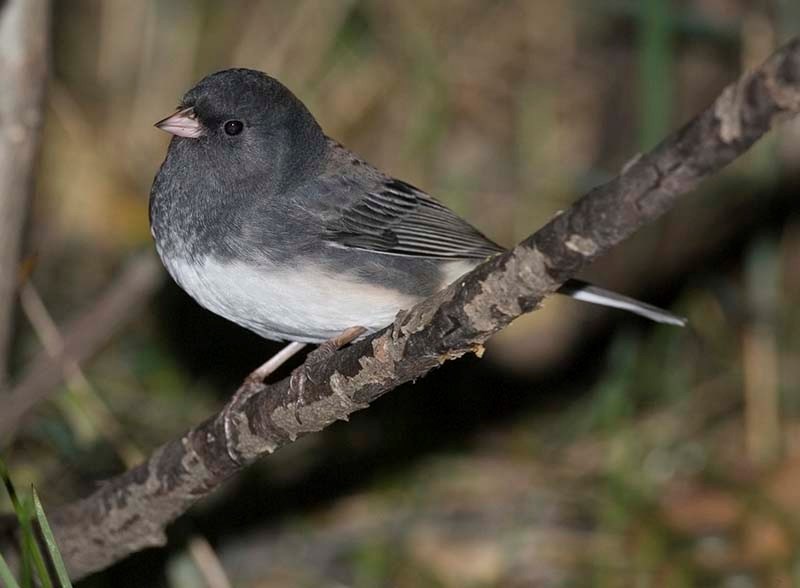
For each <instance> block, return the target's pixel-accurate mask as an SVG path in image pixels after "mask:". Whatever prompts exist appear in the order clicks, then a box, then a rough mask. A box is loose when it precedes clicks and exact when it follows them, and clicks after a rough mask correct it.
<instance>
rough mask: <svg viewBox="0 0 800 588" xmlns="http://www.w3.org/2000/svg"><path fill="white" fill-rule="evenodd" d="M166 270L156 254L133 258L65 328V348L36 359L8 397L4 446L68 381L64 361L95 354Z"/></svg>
mask: <svg viewBox="0 0 800 588" xmlns="http://www.w3.org/2000/svg"><path fill="white" fill-rule="evenodd" d="M162 277H163V272H162V270H161V268H160V266H159V265H158V262H157V261H156V259H155V257H154V256H153V255H152V254H142V255H141V256H139V257H136V258H134V259H133V260H131V261H130V262H129V263H128V265H127V266H126V267H125V269H124V271H123V272H122V274H121V275H120V276H119V277H118V278H117V280H116V281H115V282H114V283H113V284H112V285H111V286H110V287H109V288H108V289H107V290H106V291H104V292H103V293H102V294H101V295H100V296H99V298H98V299H97V300H96V301H95V302H94V303H93V304H91V305H90V306H89V309H88V310H87V311H86V312H84V313H83V314H81V315H80V316H79V317H77V318H76V319H74V320H72V321H70V322H69V323H68V324H67V325H66V326H65V327H63V328H61V329H60V331H61V333H63V341H62V345H61V346H60V352H59V353H58V354H57V355H56V356H55V357H53V356H51V354H50V353H48V351H47V350H45V351H43V352H42V353H40V354H39V355H38V356H37V357H36V358H35V359H33V360H32V361H31V362H30V364H29V365H28V367H27V368H26V369H25V370H24V372H23V374H24V375H23V376H22V379H21V380H20V381H19V382H18V383H17V384H16V385H15V386H14V387H13V388H12V390H11V392H10V393H9V394H8V395H7V396H4V398H3V410H2V411H0V446H2V445H3V444H4V442H7V441H8V440H9V438H10V437H12V436H13V434H14V432H15V431H16V429H17V427H19V424H20V421H21V419H22V418H23V417H24V416H25V415H26V414H27V413H28V411H30V410H31V409H32V408H33V407H34V406H36V405H37V404H38V403H39V402H41V401H42V400H44V399H45V398H47V397H48V396H49V395H50V394H51V392H52V391H53V390H54V389H55V388H56V387H57V386H58V385H59V384H60V383H61V382H62V381H63V378H64V369H63V366H64V365H69V363H74V364H82V363H84V362H85V361H87V360H88V359H90V358H91V357H93V356H94V355H95V354H96V353H97V352H98V351H99V350H100V349H101V348H102V347H103V346H104V345H105V344H106V343H108V341H109V340H110V339H111V337H112V336H113V335H114V334H115V333H116V332H117V331H118V330H119V329H120V328H121V327H122V326H123V325H124V324H125V323H126V322H127V321H128V320H130V319H131V318H133V317H134V316H135V314H136V312H137V311H138V310H139V309H140V308H141V307H142V306H143V305H144V303H145V302H146V301H147V300H148V299H149V298H150V296H151V295H152V294H153V292H155V290H156V287H157V286H158V285H159V284H160V283H161V279H162Z"/></svg>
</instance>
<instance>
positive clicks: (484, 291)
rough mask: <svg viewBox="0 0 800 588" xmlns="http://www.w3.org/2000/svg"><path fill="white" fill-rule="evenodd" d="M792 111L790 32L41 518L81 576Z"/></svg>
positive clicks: (473, 343) (447, 353)
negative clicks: (515, 220)
mask: <svg viewBox="0 0 800 588" xmlns="http://www.w3.org/2000/svg"><path fill="white" fill-rule="evenodd" d="M798 111H800V39H796V40H794V41H792V42H790V43H789V44H788V45H786V46H784V47H783V48H782V49H781V50H780V51H778V52H777V53H776V54H775V55H773V56H772V57H771V58H770V59H769V60H768V61H767V62H766V63H765V64H764V65H763V66H762V67H761V68H759V69H758V70H757V71H755V72H754V73H752V74H749V75H746V76H744V77H743V78H741V79H740V80H739V81H738V82H737V83H736V84H734V85H732V86H730V87H728V88H726V89H725V91H724V92H723V93H722V94H721V95H720V97H719V98H718V99H717V100H716V102H715V103H714V104H713V105H712V106H711V107H710V108H709V109H708V110H706V111H705V112H703V113H701V114H700V115H699V116H698V117H697V118H695V119H694V120H693V121H691V122H690V123H688V124H687V125H686V126H685V127H683V128H682V129H681V130H679V131H678V132H676V133H675V134H673V135H672V136H670V137H668V138H667V139H666V140H665V141H664V142H662V143H661V144H660V145H659V146H657V147H656V148H655V149H654V150H653V151H651V152H650V153H647V154H646V155H643V156H641V157H638V158H637V159H636V160H634V161H633V162H632V163H631V164H629V165H628V166H626V168H625V170H624V171H623V173H622V174H621V175H620V176H618V177H617V178H615V179H614V180H612V181H611V182H609V183H608V184H605V185H604V186H601V187H598V188H596V189H594V190H592V191H591V192H590V193H589V194H587V195H586V196H584V197H583V198H582V199H580V200H579V201H578V202H577V203H576V204H575V205H574V206H572V207H571V208H570V209H569V210H567V211H566V212H564V213H563V214H560V215H557V216H556V217H555V218H553V219H552V220H551V221H550V222H549V223H548V224H547V225H545V226H544V227H542V228H541V229H540V230H539V231H537V232H536V233H534V234H533V235H532V236H530V237H529V238H527V239H526V240H525V241H523V242H522V243H520V244H519V245H518V246H517V247H515V248H514V249H513V250H512V251H510V252H508V253H506V254H503V255H499V256H497V257H494V258H492V259H491V260H489V261H487V262H486V263H484V264H483V265H481V266H480V267H478V268H477V269H475V270H474V271H473V272H471V273H470V274H469V275H468V276H466V277H464V278H462V279H461V280H459V281H458V282H457V283H456V284H453V285H452V286H451V287H449V288H448V289H446V290H444V291H443V292H440V293H439V294H436V295H435V296H433V297H432V298H430V299H428V300H426V301H424V302H422V303H421V304H419V305H417V306H416V307H415V308H413V309H412V310H411V311H409V312H406V313H403V314H402V316H399V317H398V318H397V320H396V321H395V323H394V324H393V325H392V326H391V327H389V328H387V329H385V330H384V331H382V332H380V333H378V334H376V335H373V336H372V337H370V338H368V339H366V340H363V341H359V342H356V343H354V344H353V345H350V346H349V347H346V348H344V349H342V350H340V351H339V352H337V353H335V354H334V355H332V356H330V357H327V358H319V357H309V359H308V360H307V361H306V363H305V364H304V365H303V366H301V367H300V368H298V369H297V370H295V371H294V372H293V373H292V375H291V376H290V377H289V378H287V379H285V380H283V381H281V382H278V383H276V384H274V385H270V386H265V385H263V384H260V383H257V382H253V381H246V382H245V383H244V384H243V385H242V387H241V388H240V390H239V394H237V397H238V398H241V399H243V400H242V401H241V402H240V403H238V406H235V407H232V406H228V407H226V408H225V409H223V411H222V412H220V413H219V414H218V415H215V416H214V417H212V418H210V419H208V420H207V421H205V422H204V423H202V424H200V425H199V426H197V427H196V428H194V429H192V430H190V431H188V432H187V433H186V434H184V435H183V436H182V437H180V438H179V439H176V440H174V441H171V442H169V443H167V444H165V445H163V446H162V447H160V448H159V449H157V450H156V451H155V452H154V453H153V455H152V456H151V457H150V458H149V459H148V460H147V461H146V462H145V463H143V464H141V465H140V466H138V467H136V468H134V469H132V470H130V471H128V472H125V473H124V474H122V475H120V476H117V477H116V478H114V479H112V480H110V481H109V482H107V483H106V484H104V485H103V486H102V487H101V488H100V489H99V490H97V491H96V492H95V493H93V494H92V495H90V496H88V497H87V498H85V499H83V500H80V501H78V502H76V503H73V504H70V505H67V506H66V507H63V508H62V509H61V510H58V511H56V512H55V513H54V514H53V515H52V516H51V519H52V525H53V528H54V531H55V534H56V536H57V537H58V540H59V544H60V546H61V548H62V551H63V553H64V556H65V559H66V561H67V564H68V566H69V568H70V570H71V573H72V574H73V575H74V576H75V577H82V576H85V575H86V574H88V573H91V572H93V571H96V570H100V569H102V568H104V567H106V566H108V565H110V564H112V563H114V562H115V561H118V560H120V559H122V558H123V557H125V556H127V555H129V554H131V553H134V552H136V551H139V550H141V549H143V548H145V547H150V546H157V545H162V544H163V543H164V541H165V535H164V528H165V527H166V525H167V524H168V523H170V522H171V521H173V520H174V519H175V518H177V517H178V516H180V515H181V514H182V513H183V512H185V511H186V510H187V509H188V508H189V507H190V506H191V505H192V504H193V503H194V502H196V501H197V500H198V499H200V498H202V497H204V496H206V495H208V494H209V493H211V492H212V491H214V490H215V489H216V488H217V487H218V486H219V485H220V484H221V483H222V482H223V481H224V480H226V479H227V478H229V477H230V476H231V475H233V474H234V473H236V472H237V471H239V470H240V469H242V468H243V467H245V466H246V465H247V464H249V463H252V462H253V461H254V460H256V459H258V458H259V457H261V456H263V455H264V454H268V453H272V452H273V451H275V450H276V449H278V448H280V447H281V446H283V445H286V444H288V443H291V442H292V441H294V440H295V439H297V438H298V437H299V436H301V435H304V434H306V433H310V432H314V431H319V430H321V429H323V428H324V427H326V426H328V425H329V424H331V423H333V422H334V421H336V420H339V419H347V417H348V415H349V414H350V413H352V412H354V411H356V410H359V409H362V408H365V407H366V406H368V405H369V403H370V402H372V401H373V400H375V399H376V398H378V397H379V396H381V395H382V394H385V393H386V392H388V391H389V390H392V389H394V388H396V387H397V386H399V385H400V384H402V383H403V382H407V381H409V380H412V379H415V378H419V377H420V376H423V375H424V374H426V373H427V372H428V371H430V370H431V369H433V368H434V367H436V366H438V365H440V364H442V363H443V362H445V361H447V360H449V359H454V358H456V357H460V356H461V355H463V354H465V353H468V352H471V351H472V352H476V353H480V352H481V350H482V345H483V344H484V342H485V341H486V340H487V339H488V338H489V337H491V335H492V334H494V333H496V332H497V331H498V330H500V329H502V328H503V327H505V326H506V325H507V324H508V323H509V322H511V321H512V320H513V319H514V318H516V317H517V316H519V315H520V314H523V313H525V312H529V311H532V310H534V309H535V308H537V307H538V306H539V304H540V303H541V301H542V299H543V298H544V297H545V296H547V295H548V294H551V293H552V292H554V291H555V290H556V289H557V288H558V286H559V285H560V284H562V283H563V282H564V281H565V280H566V279H568V278H569V277H571V276H573V275H575V274H576V273H577V272H578V271H579V270H580V269H581V268H583V267H584V266H586V264H588V263H590V262H591V261H592V260H593V259H595V258H596V257H598V256H600V255H602V254H604V253H605V252H607V251H608V250H609V249H610V248H611V247H613V246H614V245H616V244H618V243H620V242H621V241H623V240H624V239H625V238H627V237H628V236H630V235H631V234H632V233H633V232H634V231H635V230H637V229H638V228H639V227H641V226H642V225H644V224H645V223H648V222H652V221H653V220H655V219H656V218H658V217H659V216H661V215H662V214H663V213H664V212H665V211H666V210H668V209H669V208H670V207H671V206H672V205H673V204H674V202H675V199H676V198H677V196H678V195H680V194H683V193H686V192H688V191H689V190H691V189H693V188H694V187H695V186H696V185H697V183H698V182H699V181H700V180H702V179H703V178H705V177H708V176H709V175H711V174H713V173H715V172H717V171H719V170H720V169H721V168H723V167H724V166H725V165H727V164H728V163H730V162H731V161H733V160H734V159H735V158H736V157H738V156H739V155H741V154H742V153H744V152H745V151H746V150H747V149H748V148H749V147H750V146H751V145H752V144H753V143H754V142H755V141H756V140H758V138H759V137H761V135H763V134H764V133H765V132H767V131H768V130H769V129H770V128H771V127H772V125H773V124H774V123H775V122H776V121H777V120H778V119H779V118H780V117H783V116H788V115H790V114H796V113H797V112H798Z"/></svg>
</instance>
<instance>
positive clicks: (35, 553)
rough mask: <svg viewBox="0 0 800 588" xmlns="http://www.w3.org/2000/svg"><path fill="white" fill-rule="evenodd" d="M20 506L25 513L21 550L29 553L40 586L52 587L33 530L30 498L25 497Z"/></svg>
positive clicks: (43, 587)
mask: <svg viewBox="0 0 800 588" xmlns="http://www.w3.org/2000/svg"><path fill="white" fill-rule="evenodd" d="M22 508H23V511H24V513H25V519H24V524H23V525H22V540H23V541H22V544H23V550H24V551H26V552H28V553H29V554H30V557H31V561H32V562H33V567H34V569H35V570H36V573H37V575H38V576H39V581H40V582H41V586H42V588H53V581H52V580H51V579H50V572H49V571H48V570H47V563H46V562H45V559H44V555H42V550H41V549H40V548H39V541H37V539H36V533H35V532H34V530H33V523H32V521H33V503H32V501H31V500H30V498H26V499H25V501H24V502H23V503H22Z"/></svg>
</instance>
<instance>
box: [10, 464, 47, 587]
mask: <svg viewBox="0 0 800 588" xmlns="http://www.w3.org/2000/svg"><path fill="white" fill-rule="evenodd" d="M0 478H2V479H3V484H4V485H5V487H6V492H8V497H9V498H10V499H11V506H13V508H14V512H15V513H16V515H17V520H18V521H19V526H20V530H21V531H22V570H21V573H20V575H21V581H22V585H23V586H33V570H36V573H37V575H38V576H39V580H40V582H41V586H42V588H53V582H52V580H50V574H49V573H48V571H47V564H46V563H45V560H44V556H43V555H42V551H41V550H40V549H39V542H38V541H37V540H36V535H35V534H34V532H33V525H32V524H31V521H32V520H33V505H32V504H31V503H30V501H27V500H26V501H22V500H20V498H19V495H18V494H17V490H16V488H15V487H14V483H13V482H12V481H11V476H10V475H9V473H8V468H7V467H6V465H5V462H3V460H2V459H0Z"/></svg>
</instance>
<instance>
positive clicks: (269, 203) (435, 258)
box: [150, 69, 685, 343]
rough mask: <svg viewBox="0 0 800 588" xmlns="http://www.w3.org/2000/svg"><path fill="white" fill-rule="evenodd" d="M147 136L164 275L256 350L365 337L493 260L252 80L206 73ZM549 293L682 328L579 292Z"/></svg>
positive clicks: (474, 240) (643, 307) (252, 74)
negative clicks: (163, 144) (354, 331)
mask: <svg viewBox="0 0 800 588" xmlns="http://www.w3.org/2000/svg"><path fill="white" fill-rule="evenodd" d="M156 126H157V127H159V128H160V129H162V130H164V131H167V132H169V133H172V134H173V135H175V136H174V137H173V138H172V142H171V143H170V146H169V150H168V152H167V157H166V159H165V161H164V163H163V165H162V166H161V170H160V171H159V172H158V175H157V176H156V179H155V182H154V184H153V189H152V192H151V194H150V221H151V227H152V232H153V236H154V238H155V242H156V248H157V249H158V253H159V255H160V256H161V259H162V261H163V262H164V265H165V266H166V267H167V270H168V271H169V273H170V274H171V275H172V277H173V278H174V279H175V281H176V282H178V284H180V286H181V287H182V288H183V289H184V290H186V291H187V292H188V293H189V294H190V295H191V296H192V297H193V298H194V299H195V300H197V302H199V303H200V304H201V305H202V306H204V307H206V308H207V309H209V310H211V311H212V312H215V313H217V314H219V315H221V316H223V317H225V318H227V319H229V320H231V321H233V322H235V323H238V324H239V325H241V326H243V327H246V328H248V329H251V330H253V331H255V332H256V333H258V334H259V335H262V336H264V337H267V338H269V339H281V340H290V341H299V342H314V343H317V342H321V341H325V340H328V339H331V338H334V337H336V336H338V335H339V334H341V333H342V332H343V331H345V330H346V329H348V328H349V327H353V326H362V327H365V328H366V329H367V331H370V332H371V331H375V330H378V329H380V328H382V327H385V326H387V325H388V324H390V323H391V322H392V321H393V319H394V318H395V315H396V314H397V312H398V311H399V310H401V309H408V308H410V307H411V306H413V305H414V304H415V303H417V302H418V301H420V300H422V299H423V298H425V297H427V296H429V295H430V294H433V293H434V292H436V291H437V290H440V289H442V288H444V287H445V286H447V285H448V284H449V283H450V282H452V281H454V280H455V279H456V278H458V277H459V276H461V275H463V274H464V273H466V272H468V271H469V270H471V269H472V268H474V267H475V266H476V265H478V264H479V263H481V262H482V261H483V260H485V259H486V258H487V257H489V256H492V255H495V254H497V253H500V252H502V251H504V249H503V248H502V247H500V246H499V245H497V244H496V243H493V242H492V241H490V240H489V239H488V238H486V237H485V236H484V235H483V234H481V233H480V232H479V231H478V230H477V229H475V228H474V227H472V226H471V225H470V224H469V223H467V222H466V221H465V220H463V219H462V218H460V217H459V216H458V215H456V214H455V213H454V212H453V211H451V210H450V209H448V208H447V207H446V206H444V205H443V204H442V203H441V202H439V201H438V200H436V199H434V198H432V197H431V196H429V195H428V194H426V193H425V192H423V191H422V190H419V189H418V188H415V187H414V186H412V185H410V184H407V183H406V182H403V181H401V180H397V179H394V178H392V177H390V176H387V175H386V174H384V173H382V172H381V171H379V170H378V169H376V168H374V167H372V166H371V165H369V164H368V163H367V162H365V161H364V160H363V159H361V158H360V157H359V156H357V155H355V154H354V153H352V152H351V151H348V150H347V149H346V148H344V147H342V146H341V145H340V144H339V143H337V142H336V141H334V140H332V139H330V138H328V137H327V136H326V135H325V133H324V132H323V131H322V129H321V128H320V126H319V124H318V123H317V121H316V120H315V119H314V117H313V116H312V114H311V113H310V112H309V111H308V109H306V107H305V106H304V105H303V103H302V102H300V100H298V99H297V97H296V96H295V95H294V94H292V92H291V91H289V90H288V89H287V88H286V87H285V86H283V85H282V84H281V83H280V82H278V81H277V80H275V79H273V78H271V77H269V76H268V75H266V74H264V73H261V72H258V71H254V70H248V69H230V70H225V71H221V72H218V73H215V74H212V75H210V76H208V77H207V78H205V79H204V80H202V81H201V82H200V83H198V84H197V85H196V86H195V87H194V88H192V89H191V90H189V92H187V93H186V95H185V96H184V97H183V100H182V101H181V105H180V107H179V109H178V112H176V113H175V114H173V115H172V116H169V117H167V118H165V119H164V120H162V121H160V122H159V123H157V125H156ZM559 292H560V293H562V294H566V295H568V296H572V297H573V298H577V299H578V300H584V301H587V302H594V303H597V304H603V305H606V306H612V307H615V308H622V309H625V310H628V311H631V312H634V313H637V314H640V315H642V316H645V317H647V318H650V319H652V320H655V321H659V322H664V323H670V324H675V325H683V324H685V320H684V319H682V318H680V317H677V316H675V315H673V314H671V313H669V312H667V311H665V310H661V309H659V308H656V307H654V306H651V305H649V304H645V303H643V302H638V301H636V300H633V299H631V298H628V297H625V296H622V295H620V294H616V293H613V292H609V291H607V290H603V289H601V288H597V287H596V286H592V285H589V284H587V283H585V282H580V281H577V280H570V281H569V282H567V283H566V284H565V285H564V286H563V287H562V288H561V289H560V290H559Z"/></svg>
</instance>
